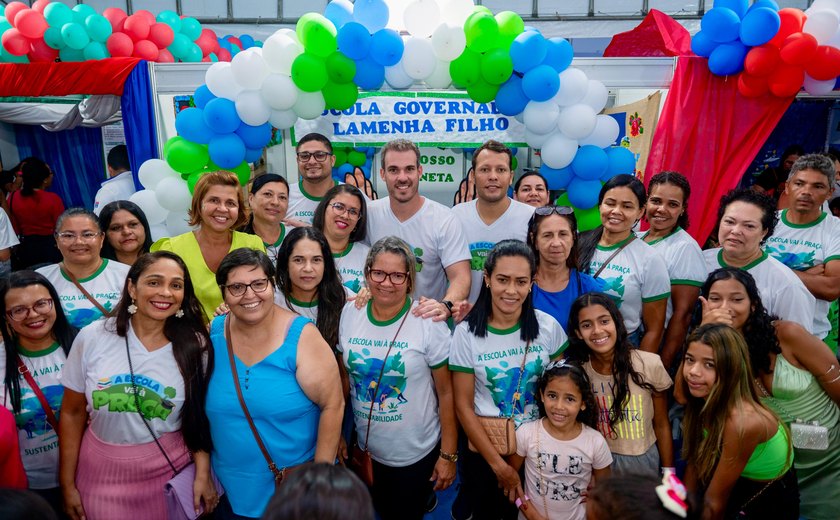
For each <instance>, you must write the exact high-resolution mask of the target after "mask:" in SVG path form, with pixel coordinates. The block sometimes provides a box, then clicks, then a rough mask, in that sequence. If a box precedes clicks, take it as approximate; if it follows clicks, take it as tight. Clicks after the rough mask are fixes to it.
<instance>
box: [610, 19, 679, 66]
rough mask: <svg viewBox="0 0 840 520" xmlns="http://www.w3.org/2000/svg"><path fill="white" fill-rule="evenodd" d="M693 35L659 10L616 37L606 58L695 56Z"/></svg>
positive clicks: (611, 42)
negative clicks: (692, 49)
mask: <svg viewBox="0 0 840 520" xmlns="http://www.w3.org/2000/svg"><path fill="white" fill-rule="evenodd" d="M692 55H693V53H692V52H691V35H690V34H689V33H688V31H687V30H686V28H685V27H683V26H682V25H680V23H679V22H677V21H676V20H674V19H673V18H671V17H670V16H668V15H667V14H665V13H663V12H662V11H657V10H656V9H651V10H650V11H649V12H648V14H647V16H645V19H644V20H642V23H640V24H639V25H638V26H636V27H635V28H634V29H633V30H632V31H627V32H623V33H620V34H616V35H615V36H613V38H612V40H611V41H610V44H609V45H607V48H606V49H604V57H605V58H610V57H613V58H626V57H639V56H644V57H660V56H692Z"/></svg>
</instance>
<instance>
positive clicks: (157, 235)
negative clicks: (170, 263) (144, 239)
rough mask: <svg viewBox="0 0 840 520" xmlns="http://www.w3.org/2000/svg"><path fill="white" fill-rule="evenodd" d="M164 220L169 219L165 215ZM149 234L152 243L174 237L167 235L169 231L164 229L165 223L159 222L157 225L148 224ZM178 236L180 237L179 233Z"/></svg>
mask: <svg viewBox="0 0 840 520" xmlns="http://www.w3.org/2000/svg"><path fill="white" fill-rule="evenodd" d="M166 218H169V216H168V215H167V217H166ZM149 234H150V235H151V236H152V242H156V241H158V240H160V239H161V238H168V237H174V236H175V235H173V234H171V233H169V230H167V229H166V222H161V223H159V224H149ZM178 234H179V235H180V234H181V233H178Z"/></svg>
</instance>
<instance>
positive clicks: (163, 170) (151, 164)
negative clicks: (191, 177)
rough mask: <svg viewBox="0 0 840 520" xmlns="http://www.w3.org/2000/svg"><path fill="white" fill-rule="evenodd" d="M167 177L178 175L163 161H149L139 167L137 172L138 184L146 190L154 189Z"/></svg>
mask: <svg viewBox="0 0 840 520" xmlns="http://www.w3.org/2000/svg"><path fill="white" fill-rule="evenodd" d="M167 177H178V173H177V172H176V171H175V170H173V169H172V168H170V167H169V164H167V163H166V161H164V160H163V159H149V160H148V161H146V162H144V163H143V164H141V165H140V170H139V171H138V172H137V178H138V179H140V184H142V185H143V187H144V188H146V189H147V190H153V189H155V187H156V186H157V185H158V183H160V181H162V180H163V179H166V178H167Z"/></svg>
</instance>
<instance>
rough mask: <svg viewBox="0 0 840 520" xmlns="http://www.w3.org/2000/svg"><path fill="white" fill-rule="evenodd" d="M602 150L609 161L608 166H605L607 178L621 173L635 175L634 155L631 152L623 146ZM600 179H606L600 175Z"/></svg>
mask: <svg viewBox="0 0 840 520" xmlns="http://www.w3.org/2000/svg"><path fill="white" fill-rule="evenodd" d="M604 151H605V152H606V153H607V160H608V161H609V167H608V168H607V172H608V173H609V177H608V178H612V177H614V176H615V175H621V174H623V173H626V174H629V175H635V173H636V156H635V155H633V152H631V151H630V150H629V149H627V148H624V147H623V146H613V147H610V148H607V149H605V150H604ZM601 180H607V179H604V178H603V177H602V178H601Z"/></svg>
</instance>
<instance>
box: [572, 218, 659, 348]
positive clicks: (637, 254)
mask: <svg viewBox="0 0 840 520" xmlns="http://www.w3.org/2000/svg"><path fill="white" fill-rule="evenodd" d="M631 237H632V235H631V236H630V237H628V238H627V239H626V240H624V241H622V242H619V243H618V244H614V245H612V246H609V247H604V246H596V248H595V254H594V255H592V261H591V262H589V274H591V275H592V276H595V273H596V272H597V271H598V269H600V268H601V265H602V264H603V263H604V262H606V261H607V259H608V258H609V257H610V256H611V255H612V254H613V253H614V252H615V250H616V248H618V247H621V246H622V245H623V244H625V243H626V242H627V240H630V238H631ZM598 278H599V279H601V280H603V281H604V284H605V287H604V293H606V294H608V295H610V296H611V297H612V298H613V300H615V302H616V304H618V308H619V309H621V315H622V316H623V317H624V326H625V327H627V332H628V333H630V334H632V333H633V332H635V331H636V329H638V328H639V326H640V325H641V324H642V304H643V303H648V302H655V301H658V300H662V299H665V298H668V297H670V296H671V279H670V278H669V277H668V267H667V266H666V265H665V260H663V259H662V256H660V255H659V253H658V252H657V251H656V250H655V249H654V248H652V247H650V246H649V245H647V244H645V242H644V241H643V240H639V239H634V240H633V241H632V242H630V243H629V244H627V246H625V248H624V249H622V250H621V252H620V253H618V254H617V255H615V257H614V258H613V259H612V260H610V263H609V264H607V267H606V268H604V270H603V271H601V274H599V275H598Z"/></svg>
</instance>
